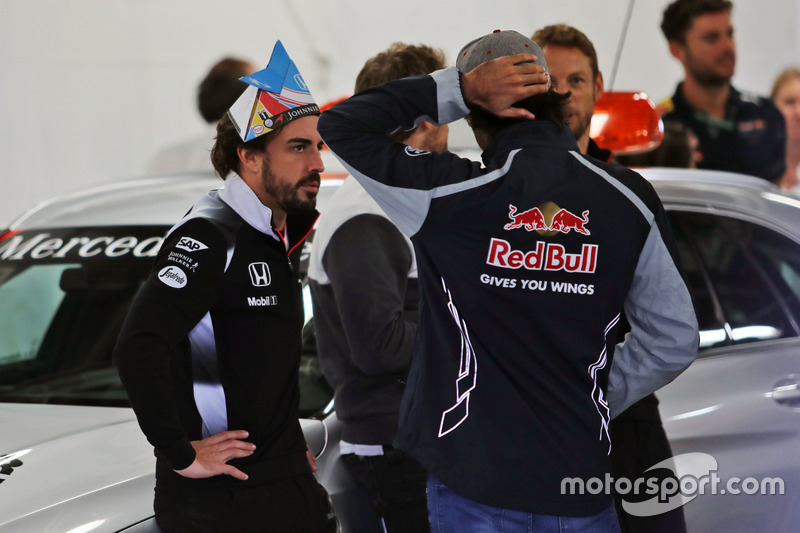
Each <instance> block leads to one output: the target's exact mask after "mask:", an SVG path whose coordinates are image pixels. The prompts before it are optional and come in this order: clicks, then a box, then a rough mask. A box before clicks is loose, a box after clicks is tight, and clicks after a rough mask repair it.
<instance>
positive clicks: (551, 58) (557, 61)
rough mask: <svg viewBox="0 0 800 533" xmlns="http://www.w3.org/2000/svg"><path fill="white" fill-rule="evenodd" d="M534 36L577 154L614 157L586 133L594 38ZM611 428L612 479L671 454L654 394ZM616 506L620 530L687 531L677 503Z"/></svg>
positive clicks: (551, 30)
mask: <svg viewBox="0 0 800 533" xmlns="http://www.w3.org/2000/svg"><path fill="white" fill-rule="evenodd" d="M532 39H533V41H534V42H535V43H536V44H538V45H539V46H540V47H541V48H542V52H543V53H544V57H545V61H546V62H547V66H548V68H549V70H550V78H551V80H552V84H553V90H554V91H556V92H559V93H562V94H564V93H569V94H570V97H569V100H567V104H566V106H565V112H566V117H567V122H568V124H569V127H570V130H572V134H573V136H574V137H575V141H576V142H577V144H578V148H579V149H580V151H581V153H583V154H586V155H588V156H591V157H594V158H595V159H600V160H602V161H604V162H608V161H610V160H611V159H612V157H614V155H613V154H612V153H611V151H610V150H605V149H603V148H601V147H599V146H598V145H597V143H596V142H595V141H594V140H593V139H591V138H590V137H589V130H590V125H591V122H592V115H593V114H594V104H595V102H597V101H598V100H599V99H600V97H601V96H602V95H603V74H602V72H600V71H599V69H598V66H597V65H598V63H597V52H596V51H595V48H594V45H593V44H592V41H591V40H589V38H588V37H587V36H586V35H585V34H584V33H583V32H581V31H580V30H578V29H577V28H574V27H572V26H568V25H566V24H553V25H550V26H545V27H544V28H542V29H540V30H538V31H536V32H535V33H534V34H533V37H532ZM615 161H616V158H615ZM620 323H621V324H622V325H621V327H620V332H621V333H620V338H622V337H623V335H624V334H625V333H627V332H628V331H630V327H629V325H628V323H627V320H626V319H625V317H624V314H623V317H622V320H621V321H620ZM609 429H610V434H611V442H612V444H613V446H612V448H611V474H612V476H613V477H614V479H619V478H623V477H624V478H627V479H630V480H633V479H636V478H639V477H642V476H643V475H644V470H645V469H647V468H649V467H650V466H652V465H654V464H656V463H658V462H660V461H662V460H664V459H668V458H670V457H672V450H671V448H670V446H669V441H668V440H667V435H666V433H664V428H663V426H662V424H661V416H660V414H659V412H658V399H657V398H656V396H655V394H649V395H647V396H645V397H644V398H642V399H641V400H639V401H638V402H636V403H635V404H633V405H631V406H630V407H629V408H628V409H626V410H625V412H623V413H621V414H619V415H618V416H616V417H615V418H614V419H613V420H611V423H610V425H609ZM614 504H615V505H616V509H617V517H618V518H619V522H620V528H621V529H622V531H623V533H633V532H643V533H644V532H646V533H654V532H660V531H663V532H664V533H679V532H681V531H685V530H686V525H685V523H684V518H683V510H682V509H681V508H680V507H679V508H677V509H674V510H672V511H670V512H669V513H664V514H661V515H658V516H652V517H636V516H633V515H630V514H628V513H627V512H625V510H624V509H623V508H622V498H621V496H620V495H619V494H617V493H616V492H615V493H614Z"/></svg>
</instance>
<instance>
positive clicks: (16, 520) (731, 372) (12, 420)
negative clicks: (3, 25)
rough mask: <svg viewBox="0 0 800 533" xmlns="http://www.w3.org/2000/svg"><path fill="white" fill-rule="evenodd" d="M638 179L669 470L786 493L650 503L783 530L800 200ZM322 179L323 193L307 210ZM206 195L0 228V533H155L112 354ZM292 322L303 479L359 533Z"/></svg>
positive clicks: (740, 180) (184, 193)
mask: <svg viewBox="0 0 800 533" xmlns="http://www.w3.org/2000/svg"><path fill="white" fill-rule="evenodd" d="M641 172H642V173H643V174H644V175H645V176H646V177H648V178H649V179H650V180H651V182H652V183H653V184H654V186H655V187H656V189H657V191H658V192H659V194H660V196H661V198H662V200H663V201H664V203H665V206H666V207H667V210H668V213H669V218H670V221H671V223H672V225H673V228H674V231H675V235H676V239H677V244H678V250H679V252H680V255H681V258H682V261H683V266H684V268H685V270H686V274H687V277H688V281H689V284H690V288H691V291H692V296H693V298H694V301H695V306H696V310H697V316H698V320H699V322H700V328H701V350H700V355H699V357H698V360H697V361H696V362H695V363H694V364H693V365H692V366H691V367H690V368H689V369H688V370H687V371H686V372H685V373H684V374H682V375H681V376H680V377H679V378H678V379H677V380H676V381H675V382H674V383H672V384H670V385H669V386H667V387H665V388H664V389H662V390H661V391H659V393H658V396H659V398H660V400H661V413H662V418H663V419H664V424H665V427H666V430H667V432H668V435H669V437H670V439H671V442H672V446H673V451H674V452H675V454H676V456H678V458H679V459H680V458H682V459H681V460H679V461H677V466H676V465H671V466H669V468H672V469H673V470H674V471H675V474H676V476H678V477H682V479H689V478H690V477H691V476H692V475H694V476H695V478H696V477H699V476H698V475H697V474H698V470H697V468H698V467H697V465H698V461H700V463H702V462H703V460H705V461H706V463H703V465H704V467H708V463H707V461H708V458H709V457H710V458H712V459H713V460H714V461H715V462H716V464H717V467H718V468H716V470H714V472H713V474H715V475H717V476H718V477H719V478H720V479H721V480H722V481H721V486H727V485H726V484H727V483H728V482H730V481H731V480H732V479H733V478H739V479H740V480H750V479H752V480H754V481H756V482H759V483H760V482H762V481H763V480H765V479H768V478H769V479H772V478H781V480H782V481H783V482H784V484H785V494H784V495H769V494H764V495H761V494H754V495H749V494H745V493H742V491H741V490H740V494H732V493H727V494H719V493H717V494H711V493H707V494H701V495H696V494H691V493H690V491H687V494H684V495H680V494H675V491H673V492H672V493H671V494H668V495H667V497H666V498H665V499H666V500H669V501H668V502H666V503H665V502H657V503H659V504H661V505H666V504H670V505H684V511H685V513H686V517H687V522H688V524H689V531H690V532H719V531H725V532H729V531H748V532H749V531H795V530H796V529H797V526H796V525H797V524H798V523H800V505H797V502H796V501H795V499H796V498H797V496H796V495H797V494H800V493H798V491H797V487H798V486H800V459H797V456H798V454H797V453H796V450H797V449H800V419H798V417H800V391H798V383H800V338H798V336H800V223H798V220H800V201H798V200H795V199H792V198H789V197H787V196H784V195H781V194H779V193H778V192H777V190H776V189H774V187H772V186H771V185H769V184H767V183H766V182H763V181H761V180H757V179H755V178H748V177H745V176H738V175H732V174H725V173H713V172H703V171H696V170H677V169H644V170H642V171H641ZM337 183H338V182H337V181H336V180H325V181H324V182H323V188H322V192H321V198H320V205H321V207H322V208H324V202H325V199H326V198H327V196H328V195H329V194H328V193H329V192H330V191H332V190H333V189H334V188H335V186H336V184H337ZM217 186H219V181H218V180H215V179H213V178H211V177H210V176H200V175H192V176H183V177H178V176H172V177H165V178H149V179H142V180H135V181H131V182H127V183H120V184H114V185H109V186H107V187H102V188H99V189H95V190H93V191H89V192H86V193H82V194H77V195H72V196H68V197H65V198H61V199H59V200H56V201H54V202H51V203H49V204H46V205H44V206H41V207H39V208H38V209H36V210H34V211H32V212H31V213H29V214H28V215H26V216H23V217H22V218H21V219H20V220H18V221H16V222H15V223H14V224H13V225H12V226H11V228H10V231H9V232H6V233H2V232H1V231H0V402H2V403H0V427H2V428H3V429H2V437H0V532H2V531H9V532H10V531H14V532H17V531H37V532H38V531H59V532H63V531H69V532H73V533H77V532H79V531H80V532H90V531H98V532H99V531H120V530H125V531H154V530H155V528H154V525H153V521H152V490H153V485H154V479H153V468H154V458H153V455H152V448H151V447H150V445H149V444H148V443H147V442H146V441H145V439H144V437H143V436H142V434H141V432H140V431H139V428H138V426H137V424H136V420H135V417H134V415H133V413H132V411H131V410H130V409H129V408H128V407H127V401H126V398H125V394H124V391H123V389H122V387H121V385H120V383H119V379H118V377H117V375H116V372H115V371H114V369H113V368H112V367H111V365H110V352H111V347H112V345H113V343H114V340H115V337H116V332H117V330H118V328H119V325H120V323H121V320H122V317H123V316H124V315H125V311H126V308H127V305H128V303H129V302H130V299H131V298H132V297H133V294H134V293H135V291H136V289H137V288H138V286H139V284H140V283H141V281H142V279H143V278H144V276H145V275H146V274H147V272H148V270H149V266H150V261H151V260H152V255H153V253H154V252H155V250H156V249H157V246H158V245H159V244H160V240H159V239H160V238H161V235H163V233H164V231H165V230H166V229H167V228H168V227H169V226H171V225H172V224H173V223H174V222H175V220H177V219H178V218H180V216H181V215H182V214H183V212H184V211H185V210H186V209H188V207H189V206H191V205H192V204H193V203H194V201H195V200H196V199H197V198H199V197H200V196H201V195H202V194H204V193H205V191H207V190H208V189H211V188H214V187H217ZM306 308H307V310H309V311H310V309H311V306H310V305H307V306H306ZM307 319H308V321H307V328H306V331H305V334H306V335H307V339H306V341H307V344H306V346H307V347H308V353H306V354H305V356H304V359H303V368H302V378H301V379H302V380H303V391H302V400H301V401H302V409H303V411H304V412H303V413H302V414H303V416H304V418H303V419H302V420H301V423H302V425H303V429H304V431H305V434H306V439H307V441H308V443H309V446H310V447H311V449H312V450H313V451H314V452H315V454H317V455H319V459H318V466H319V471H318V472H317V477H318V479H319V480H320V481H321V482H322V484H323V485H325V486H326V488H327V489H328V490H329V492H330V493H331V495H332V498H333V502H334V507H335V509H336V512H337V514H338V516H339V517H340V519H341V520H342V523H343V526H344V529H345V531H353V532H355V531H374V530H375V529H374V528H375V523H374V519H373V518H372V515H371V512H370V510H369V509H368V508H367V506H366V504H365V501H364V497H363V494H361V493H360V491H359V489H358V488H357V487H356V486H355V485H354V484H353V482H352V480H351V479H350V478H349V476H348V475H347V473H346V472H345V471H344V469H343V465H342V464H341V462H340V461H339V460H338V458H339V451H338V440H339V434H340V425H339V421H338V420H337V419H336V415H335V412H333V406H332V403H331V391H330V389H329V387H328V386H327V384H326V383H325V381H324V379H323V378H322V376H321V374H320V372H319V366H318V363H317V361H316V358H315V353H314V349H313V346H314V342H313V325H312V324H313V322H312V321H311V317H310V316H309V317H307ZM706 470H708V472H704V475H705V474H707V475H711V473H712V472H711V470H712V469H711V468H706ZM695 481H696V479H695ZM748 483H750V486H753V483H751V482H749V481H748ZM687 485H689V486H688V487H686V488H691V484H690V483H688V484H687ZM740 485H742V483H740ZM708 492H710V491H708ZM662 496H663V495H662ZM678 498H679V499H678ZM651 509H652V508H651ZM651 512H652V511H651Z"/></svg>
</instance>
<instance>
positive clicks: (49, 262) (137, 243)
mask: <svg viewBox="0 0 800 533" xmlns="http://www.w3.org/2000/svg"><path fill="white" fill-rule="evenodd" d="M167 229H168V228H167V227H163V226H143V227H119V228H114V227H99V228H98V227H92V228H58V229H42V230H34V231H25V232H18V233H13V232H12V233H6V234H4V235H2V236H0V402H25V403H56V404H69V405H96V406H113V407H123V406H129V405H130V404H129V403H128V399H127V395H126V393H125V390H124V388H123V387H122V383H121V382H120V379H119V376H118V375H117V371H116V368H115V367H114V366H113V365H112V362H111V353H112V351H113V348H114V344H115V343H116V340H117V336H118V335H119V331H120V328H121V326H122V323H123V321H124V319H125V316H126V314H127V311H128V308H129V307H130V304H131V301H132V300H133V298H134V296H135V295H136V292H137V291H138V290H139V288H140V287H141V285H142V283H143V281H144V279H145V278H146V277H147V274H148V272H149V271H150V267H151V265H152V262H153V258H154V257H155V256H156V254H157V253H158V250H159V248H160V246H161V244H162V242H163V235H164V234H165V233H166V231H167ZM306 305H307V309H306V311H307V313H308V314H309V316H307V324H306V328H305V329H304V335H303V336H304V351H303V359H302V361H303V362H302V366H301V375H300V386H301V413H300V414H301V415H302V416H310V415H312V414H314V413H318V412H320V411H321V410H323V409H324V408H325V407H326V406H327V405H328V403H329V402H330V400H331V397H332V391H331V389H330V387H329V386H328V385H327V383H326V382H325V379H324V377H323V376H322V373H321V371H320V369H319V362H318V359H317V357H316V350H315V346H314V335H313V323H312V322H310V305H308V303H307V304H306Z"/></svg>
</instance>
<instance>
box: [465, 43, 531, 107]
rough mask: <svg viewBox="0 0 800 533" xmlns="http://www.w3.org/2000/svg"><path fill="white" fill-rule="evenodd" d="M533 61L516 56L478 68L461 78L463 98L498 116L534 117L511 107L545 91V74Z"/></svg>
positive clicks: (489, 62) (526, 57)
mask: <svg viewBox="0 0 800 533" xmlns="http://www.w3.org/2000/svg"><path fill="white" fill-rule="evenodd" d="M534 61H536V56H535V55H533V54H517V55H513V56H505V57H500V58H498V59H493V60H491V61H487V62H486V63H482V64H480V65H478V66H477V67H475V68H474V69H473V70H471V71H470V72H467V73H466V74H464V76H463V77H462V80H461V85H462V88H463V90H464V98H465V99H466V101H467V103H469V104H474V105H477V106H479V107H482V108H483V109H485V110H486V111H488V112H490V113H493V114H495V115H497V116H500V117H511V118H534V116H533V113H531V112H530V111H528V110H526V109H521V108H518V107H512V106H513V105H514V104H515V103H516V102H519V101H520V100H524V99H525V98H528V97H531V96H534V95H537V94H542V93H546V92H547V74H546V73H545V71H544V67H543V66H541V65H537V64H535V63H534Z"/></svg>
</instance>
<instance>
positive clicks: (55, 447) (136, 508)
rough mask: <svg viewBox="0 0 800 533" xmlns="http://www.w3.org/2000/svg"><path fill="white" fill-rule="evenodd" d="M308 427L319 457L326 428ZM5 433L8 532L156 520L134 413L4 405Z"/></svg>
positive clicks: (1, 532)
mask: <svg viewBox="0 0 800 533" xmlns="http://www.w3.org/2000/svg"><path fill="white" fill-rule="evenodd" d="M300 423H301V426H302V427H303V431H304V433H305V436H306V442H307V443H308V446H309V449H311V450H312V451H313V452H314V454H315V455H319V454H320V453H321V452H322V450H323V449H324V448H325V447H326V439H327V434H326V433H327V432H326V427H325V424H324V423H322V422H321V421H319V420H304V419H301V420H300ZM0 428H2V433H0V533H5V532H7V531H8V532H11V531H45V530H49V531H56V530H57V531H72V530H76V531H77V530H80V531H87V532H88V531H118V530H120V529H122V528H124V527H128V526H130V525H131V524H134V523H137V522H139V521H141V520H144V519H146V518H148V517H150V516H152V514H153V511H152V509H153V487H154V485H155V478H154V470H155V457H154V456H153V448H152V446H151V445H150V443H148V442H147V440H146V439H145V437H144V435H143V434H142V432H141V430H140V429H139V425H138V423H137V422H136V417H135V415H134V413H133V410H132V409H129V408H111V407H84V406H62V405H43V404H12V403H0ZM121 502H124V503H123V504H121ZM54 527H55V528H56V529H53V528H54ZM76 528H80V529H76Z"/></svg>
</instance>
